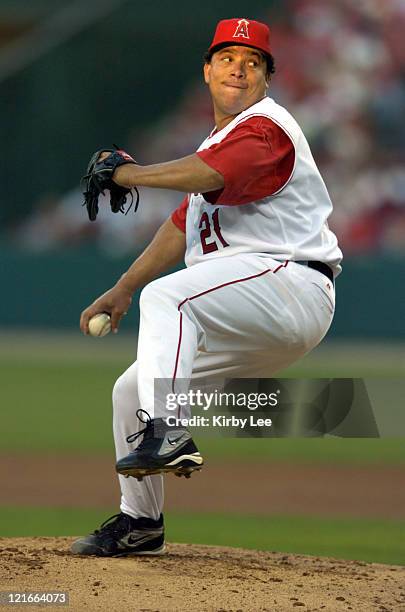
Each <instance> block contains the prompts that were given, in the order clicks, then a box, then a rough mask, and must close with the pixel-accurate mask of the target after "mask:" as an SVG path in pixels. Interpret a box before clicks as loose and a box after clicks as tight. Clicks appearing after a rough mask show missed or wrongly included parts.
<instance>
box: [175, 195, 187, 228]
mask: <svg viewBox="0 0 405 612" xmlns="http://www.w3.org/2000/svg"><path fill="white" fill-rule="evenodd" d="M187 208H188V195H186V196H185V197H184V198H183V200H182V201H181V202H180V204H179V205H178V207H177V208H176V210H175V211H174V212H173V213H172V221H173V223H174V225H176V227H178V228H179V230H181V231H182V232H184V233H186V216H187Z"/></svg>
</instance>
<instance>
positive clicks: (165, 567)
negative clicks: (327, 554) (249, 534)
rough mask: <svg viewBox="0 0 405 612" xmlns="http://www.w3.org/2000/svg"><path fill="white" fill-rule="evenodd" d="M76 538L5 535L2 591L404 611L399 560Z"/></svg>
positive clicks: (181, 604) (208, 604)
mask: <svg viewBox="0 0 405 612" xmlns="http://www.w3.org/2000/svg"><path fill="white" fill-rule="evenodd" d="M71 541H72V538H42V537H39V538H3V539H1V540H0V555H1V559H2V563H1V569H0V590H6V589H7V590H10V589H13V590H14V591H18V590H22V591H24V592H27V591H48V592H49V591H67V592H68V593H69V607H68V609H71V610H74V611H75V612H76V611H79V612H80V611H81V610H108V611H109V612H121V611H122V612H124V611H125V612H127V611H128V610H136V611H143V612H153V611H156V612H166V611H167V612H169V611H177V610H178V611H184V610H196V611H197V612H200V611H208V610H212V611H217V612H225V611H227V612H231V611H232V612H237V611H240V612H242V611H243V612H245V611H248V612H250V611H252V612H259V611H264V610H268V611H272V612H283V611H284V610H294V609H296V608H298V607H300V608H303V609H304V610H308V611H309V610H311V611H312V612H315V611H327V612H339V611H341V610H342V611H343V610H345V611H346V610H355V611H356V612H363V611H364V612H370V611H374V610H376V611H380V612H388V611H401V610H405V568H403V567H399V566H387V565H379V564H367V563H363V562H359V561H341V560H333V559H326V558H318V557H305V556H300V555H285V554H280V553H273V552H257V551H252V550H242V549H234V548H225V547H211V546H195V545H186V544H181V545H180V544H170V545H169V546H168V553H167V555H165V556H162V557H137V558H134V557H133V558H129V557H127V558H121V559H102V558H84V557H74V556H73V555H71V554H70V553H69V552H68V550H69V544H70V542H71ZM0 607H1V606H0ZM25 607H26V606H25ZM2 609H3V608H2ZM4 609H6V608H4ZM7 609H10V607H9V606H7ZM18 609H22V608H21V607H18ZM35 609H38V607H36V606H35ZM43 609H44V608H43ZM47 609H48V610H49V609H63V608H60V607H57V608H56V607H53V606H48V607H47Z"/></svg>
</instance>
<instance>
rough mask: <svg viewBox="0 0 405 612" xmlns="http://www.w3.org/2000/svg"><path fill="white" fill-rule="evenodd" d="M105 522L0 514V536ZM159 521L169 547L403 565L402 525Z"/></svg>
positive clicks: (37, 511) (84, 516)
mask: <svg viewBox="0 0 405 612" xmlns="http://www.w3.org/2000/svg"><path fill="white" fill-rule="evenodd" d="M111 514H113V511H112V512H111ZM108 516H109V514H108V512H105V511H104V512H102V511H99V510H77V509H52V508H24V509H22V508H0V524H1V530H0V534H1V536H3V537H22V536H40V535H41V536H72V535H80V534H86V533H88V532H90V531H93V530H94V529H95V528H96V527H97V526H98V525H99V524H100V523H101V522H102V521H103V520H105V519H106V518H107V517H108ZM165 519H166V531H167V539H168V541H170V542H185V543H195V544H212V545H222V546H233V547H241V548H252V549H257V550H271V551H278V552H285V553H299V554H308V555H316V556H317V555H320V556H328V557H336V558H341V559H358V560H362V561H369V562H378V563H389V564H399V565H405V537H404V536H405V521H388V520H375V519H364V518H362V519H349V518H348V519H342V518H336V519H333V518H328V519H326V518H318V517H297V516H292V517H286V516H283V517H280V516H271V517H258V516H239V515H232V516H231V517H230V516H229V514H226V515H225V514H193V515H189V514H182V513H167V514H166V515H165Z"/></svg>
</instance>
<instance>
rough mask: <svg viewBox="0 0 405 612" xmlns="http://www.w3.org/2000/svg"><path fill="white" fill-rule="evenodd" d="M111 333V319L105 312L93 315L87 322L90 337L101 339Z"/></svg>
mask: <svg viewBox="0 0 405 612" xmlns="http://www.w3.org/2000/svg"><path fill="white" fill-rule="evenodd" d="M110 331H111V318H110V315H108V314H107V313H106V312H101V313H100V314H96V315H94V317H91V319H90V321H89V333H90V336H95V337H98V338H102V337H103V336H105V335H106V334H108V332H110Z"/></svg>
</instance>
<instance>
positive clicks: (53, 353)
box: [0, 332, 405, 464]
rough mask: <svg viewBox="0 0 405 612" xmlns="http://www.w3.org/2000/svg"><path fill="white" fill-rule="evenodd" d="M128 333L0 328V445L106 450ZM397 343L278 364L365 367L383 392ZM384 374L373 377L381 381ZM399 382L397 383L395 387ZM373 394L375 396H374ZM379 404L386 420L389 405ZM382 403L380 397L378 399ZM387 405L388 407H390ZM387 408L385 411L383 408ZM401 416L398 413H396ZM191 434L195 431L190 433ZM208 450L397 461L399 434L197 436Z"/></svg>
mask: <svg viewBox="0 0 405 612" xmlns="http://www.w3.org/2000/svg"><path fill="white" fill-rule="evenodd" d="M135 349H136V338H135V337H125V336H124V337H120V336H118V337H117V338H115V337H112V336H107V337H106V338H103V339H101V340H100V339H94V338H84V337H82V336H80V334H79V333H77V334H65V335H63V334H52V333H38V332H35V333H20V334H13V333H4V332H2V333H1V342H0V371H1V378H2V384H1V405H2V416H1V433H2V436H1V442H0V452H3V453H4V452H20V453H32V452H34V453H42V452H71V451H74V452H75V453H78V452H80V453H84V454H86V453H94V452H95V453H106V452H109V453H111V452H112V451H113V439H112V427H111V423H112V408H111V391H112V387H113V384H114V381H115V380H116V378H117V377H118V376H119V374H120V373H122V372H123V371H124V370H125V369H126V367H127V366H128V365H129V364H130V363H131V362H132V361H133V359H134V356H135ZM403 354H404V353H403V347H401V346H400V345H398V346H394V345H393V346H391V347H390V346H384V345H381V346H379V347H377V348H369V347H368V346H366V345H337V346H330V345H327V344H326V346H325V347H324V348H322V347H321V348H320V349H316V350H315V351H314V352H313V353H311V354H310V355H309V356H307V357H305V358H304V359H303V360H302V361H300V362H299V363H297V364H296V365H294V366H293V367H291V368H289V369H288V370H286V371H285V372H283V376H297V377H304V376H307V377H316V376H320V375H324V376H335V377H336V376H344V375H347V373H348V371H349V370H350V375H351V376H364V374H365V373H370V372H372V373H373V375H375V376H377V375H378V376H380V377H382V378H378V379H376V381H375V385H376V386H377V388H378V389H377V390H379V391H380V395H382V399H383V400H384V397H385V395H384V394H385V392H386V388H387V387H386V386H384V385H388V386H389V385H390V381H388V382H387V380H385V379H384V376H398V375H399V373H401V374H402V377H403V373H404V360H403ZM384 380H385V382H380V381H384ZM401 389H402V387H398V391H397V393H399V392H400V391H401ZM379 399H381V398H379ZM402 399H403V398H402V396H401V402H400V404H399V406H398V407H397V406H396V403H394V404H395V406H394V408H393V407H392V406H388V405H386V406H385V407H384V413H385V414H386V418H387V419H388V421H390V420H391V421H392V422H395V419H396V418H397V417H396V415H395V409H398V410H400V412H401V413H402V414H404V413H403V411H402V409H401V405H402ZM383 404H384V402H383ZM390 411H391V412H390ZM391 415H392V416H391ZM404 418H405V415H404ZM197 438H198V436H197ZM199 445H200V446H201V449H202V450H203V451H204V453H205V454H206V455H207V457H208V458H213V459H216V458H218V459H220V458H222V457H224V458H226V457H229V458H234V457H241V458H243V460H244V461H250V460H269V461H270V460H271V461H294V462H316V463H319V462H321V463H326V462H329V463H346V464H348V463H353V464H354V463H356V464H361V463H365V464H375V463H383V464H384V463H385V464H404V463H405V444H404V440H403V439H399V438H398V439H395V438H383V439H348V438H346V439H338V438H329V439H316V438H311V439H303V438H283V439H232V438H209V437H204V438H201V439H199Z"/></svg>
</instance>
